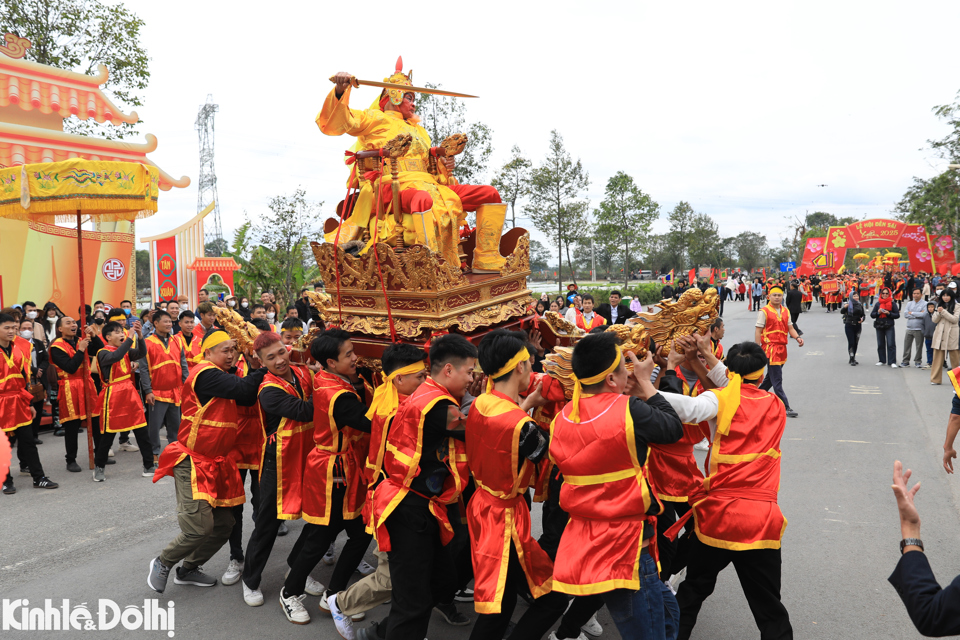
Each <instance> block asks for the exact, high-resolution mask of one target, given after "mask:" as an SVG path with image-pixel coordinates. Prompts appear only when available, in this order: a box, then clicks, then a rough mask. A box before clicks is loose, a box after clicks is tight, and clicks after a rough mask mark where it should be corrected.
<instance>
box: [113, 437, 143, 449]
mask: <svg viewBox="0 0 960 640" xmlns="http://www.w3.org/2000/svg"><path fill="white" fill-rule="evenodd" d="M117 448H118V449H120V451H140V447H138V446H137V445H136V444H135V443H134V442H133V441H132V440H131V441H130V442H124V443H122V444H121V445H120V446H119V447H117Z"/></svg>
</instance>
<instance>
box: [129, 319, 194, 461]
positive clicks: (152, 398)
mask: <svg viewBox="0 0 960 640" xmlns="http://www.w3.org/2000/svg"><path fill="white" fill-rule="evenodd" d="M153 327H154V329H155V332H154V333H153V335H151V336H150V337H149V338H147V339H146V340H144V341H143V343H144V345H145V346H146V349H147V353H146V355H145V356H144V357H143V358H141V359H140V367H139V370H140V389H141V391H143V394H144V403H145V404H146V405H147V406H148V407H149V408H148V409H147V435H148V436H149V438H150V447H151V449H152V450H153V455H154V457H155V458H156V457H159V456H160V452H161V451H163V447H161V446H160V428H161V427H165V428H166V432H167V434H166V435H167V444H170V443H171V442H176V440H177V431H178V430H179V429H180V393H181V390H182V389H183V383H184V381H185V380H186V379H187V376H188V375H190V368H189V366H188V365H187V348H186V345H185V344H184V342H183V336H182V335H173V334H172V331H173V318H171V317H170V314H169V313H167V312H166V311H163V310H158V311H154V312H153ZM151 475H152V474H151Z"/></svg>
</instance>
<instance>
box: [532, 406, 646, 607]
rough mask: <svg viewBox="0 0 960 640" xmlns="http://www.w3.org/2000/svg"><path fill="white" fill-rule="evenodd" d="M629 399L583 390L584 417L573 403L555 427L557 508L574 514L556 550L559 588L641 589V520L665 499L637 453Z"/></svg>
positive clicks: (589, 591)
mask: <svg viewBox="0 0 960 640" xmlns="http://www.w3.org/2000/svg"><path fill="white" fill-rule="evenodd" d="M629 402H630V398H629V396H625V395H620V394H616V393H601V394H597V395H594V396H586V395H585V396H583V397H581V399H580V422H579V423H577V422H573V421H572V420H570V418H569V414H570V411H571V408H572V403H571V404H568V405H567V406H566V407H564V409H563V411H562V412H561V413H560V415H558V416H557V418H556V420H554V422H553V426H552V427H551V429H550V457H551V458H552V459H553V461H554V462H556V463H557V466H559V467H560V470H561V471H562V472H563V488H562V489H561V490H560V506H561V507H562V508H563V510H564V511H566V512H567V513H569V514H570V522H569V523H568V524H567V527H566V529H564V531H563V535H562V536H561V538H560V546H559V547H558V548H557V561H556V563H555V564H554V568H553V590H554V591H560V592H562V593H568V594H571V595H589V594H594V593H606V592H607V591H612V590H614V589H632V590H634V591H636V590H638V589H639V588H640V552H641V549H642V546H643V525H644V522H645V521H647V520H648V516H647V511H648V510H649V509H650V507H651V504H653V503H654V502H656V504H657V505H659V504H660V503H659V501H657V498H656V496H654V495H652V494H651V491H650V487H649V485H648V484H647V480H646V477H645V472H644V467H643V465H642V464H640V461H639V459H638V458H637V444H636V437H635V435H634V431H633V417H632V416H631V415H630V405H629ZM662 510H663V507H662V505H661V506H660V508H659V509H657V511H658V512H660V511H662ZM650 519H651V520H652V519H653V517H652V516H651V517H650ZM651 525H653V522H651ZM653 540H655V538H654V539H653ZM653 540H651V543H652V542H653ZM587 549H589V550H590V553H584V551H585V550H587Z"/></svg>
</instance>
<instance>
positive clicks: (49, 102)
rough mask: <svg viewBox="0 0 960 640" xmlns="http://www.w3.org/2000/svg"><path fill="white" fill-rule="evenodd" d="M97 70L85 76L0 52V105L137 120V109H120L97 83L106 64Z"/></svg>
mask: <svg viewBox="0 0 960 640" xmlns="http://www.w3.org/2000/svg"><path fill="white" fill-rule="evenodd" d="M97 70H98V73H97V75H95V76H88V75H84V74H82V73H75V72H73V71H65V70H63V69H57V68H55V67H50V66H47V65H45V64H38V63H36V62H30V61H29V60H22V59H17V58H9V57H7V56H0V106H3V107H6V106H8V105H11V104H13V105H17V106H19V107H20V108H21V109H23V110H24V111H32V110H34V109H38V110H39V111H40V112H41V113H57V114H59V115H60V116H62V117H63V118H69V117H70V116H72V115H73V116H77V117H78V118H80V119H81V120H88V119H93V120H96V121H97V122H110V123H111V124H114V125H118V126H119V125H120V124H122V123H124V122H127V123H130V124H134V123H136V122H138V121H139V120H140V117H139V116H138V115H137V112H136V111H131V112H130V114H129V115H127V114H125V113H123V111H121V110H120V108H119V107H117V105H115V104H113V102H111V101H110V98H108V97H107V96H105V95H104V94H103V91H101V90H100V85H102V84H103V83H104V82H106V81H107V77H108V73H109V72H108V71H107V68H106V67H105V66H103V65H102V64H101V65H98V66H97Z"/></svg>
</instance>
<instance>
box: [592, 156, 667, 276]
mask: <svg viewBox="0 0 960 640" xmlns="http://www.w3.org/2000/svg"><path fill="white" fill-rule="evenodd" d="M595 216H596V221H597V228H596V234H595V235H596V236H597V238H598V239H599V240H601V244H602V245H603V247H604V249H608V248H609V247H611V246H613V247H616V250H617V251H618V252H619V253H620V254H621V256H622V260H623V286H624V288H626V287H627V286H628V285H629V280H630V244H631V241H632V240H633V239H634V238H636V237H641V238H642V237H644V236H646V235H647V234H648V233H650V226H651V225H652V224H653V221H654V220H656V219H657V218H659V217H660V205H659V204H657V203H656V202H654V200H653V198H651V197H650V196H648V195H647V194H645V193H644V192H643V191H641V190H640V187H638V186H637V185H636V184H635V183H634V181H633V178H632V177H630V176H628V175H627V174H626V173H624V172H623V171H618V172H617V173H616V175H614V176H613V177H612V178H610V179H609V180H608V181H607V187H606V190H605V191H604V198H603V201H602V202H601V203H600V208H599V209H598V210H597V211H596V214H595Z"/></svg>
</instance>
